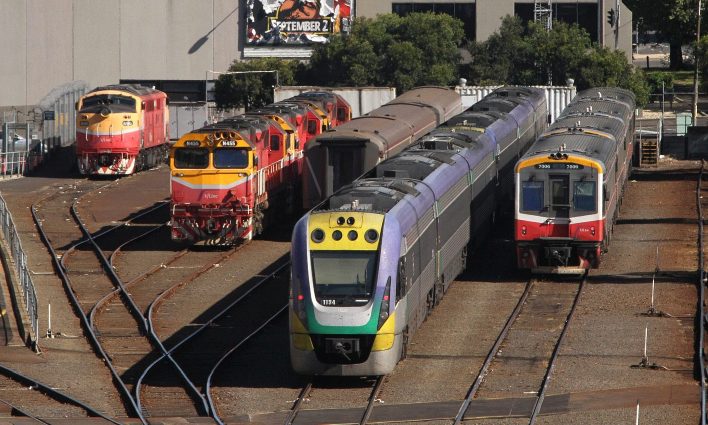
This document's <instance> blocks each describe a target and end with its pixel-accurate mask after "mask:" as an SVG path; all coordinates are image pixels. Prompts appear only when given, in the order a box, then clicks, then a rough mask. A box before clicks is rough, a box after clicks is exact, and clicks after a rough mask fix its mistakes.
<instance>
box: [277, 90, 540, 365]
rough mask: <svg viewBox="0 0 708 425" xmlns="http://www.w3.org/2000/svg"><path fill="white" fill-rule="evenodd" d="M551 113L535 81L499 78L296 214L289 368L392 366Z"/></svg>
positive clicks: (509, 190) (506, 193) (460, 265)
mask: <svg viewBox="0 0 708 425" xmlns="http://www.w3.org/2000/svg"><path fill="white" fill-rule="evenodd" d="M547 114H548V112H547V105H546V99H545V93H544V92H543V91H541V90H539V89H533V88H524V87H504V88H500V89H497V90H496V91H494V92H493V93H491V94H490V95H489V96H487V97H485V98H484V99H483V100H481V101H480V102H479V103H477V104H476V105H474V106H473V107H472V108H470V109H468V110H466V111H465V112H463V113H462V114H460V115H457V116H455V117H453V118H452V119H450V120H448V121H447V123H445V125H443V126H441V127H439V128H437V129H436V130H434V131H433V132H431V133H430V134H429V135H427V136H425V137H423V138H422V139H421V140H420V141H419V142H418V143H416V144H415V145H413V146H411V147H409V148H408V149H406V150H404V151H403V152H402V153H400V154H399V155H397V156H394V157H392V158H389V159H387V160H386V161H383V162H382V163H380V164H378V165H377V166H376V167H375V168H374V169H373V170H371V171H370V172H369V173H367V174H365V175H364V176H363V177H362V178H360V179H357V180H355V181H354V182H353V183H351V184H349V185H347V186H344V187H342V188H341V189H340V190H339V191H337V192H336V193H335V194H334V195H332V196H331V197H329V198H328V199H327V200H325V201H324V202H323V203H321V204H320V205H318V206H317V207H316V208H315V209H313V210H312V211H310V212H309V213H308V214H307V215H305V216H304V217H303V218H302V219H300V221H299V222H298V223H297V224H296V226H295V229H294V231H293V237H292V250H291V262H292V266H291V267H292V268H291V273H292V275H291V299H290V357H291V361H292V366H293V368H294V370H295V371H296V372H297V373H301V374H315V375H384V374H387V373H390V372H391V371H392V370H393V368H394V366H395V365H396V363H397V362H398V361H399V359H401V358H403V357H405V355H406V349H407V346H408V342H409V340H410V337H411V335H413V333H414V332H415V331H416V329H418V327H419V326H420V325H421V323H422V322H423V320H425V318H426V317H427V315H428V313H429V312H430V311H431V309H432V308H433V307H434V306H435V305H436V304H437V303H438V302H439V300H440V299H441V298H442V296H443V294H444V293H445V291H446V289H447V287H448V286H449V285H450V283H451V282H452V281H453V279H454V278H455V277H456V276H457V275H458V274H459V273H460V272H461V271H462V270H463V269H464V268H465V265H466V257H467V247H468V244H470V242H473V243H475V242H479V240H480V239H481V238H482V236H483V235H484V233H485V232H486V231H487V230H488V229H489V228H490V227H491V223H492V220H493V214H494V211H495V209H496V207H497V205H498V204H499V203H500V202H501V200H502V198H504V197H507V198H509V199H511V196H512V194H513V184H512V182H513V180H512V178H511V175H512V171H513V165H514V164H515V162H516V161H517V160H518V158H519V157H520V156H521V155H522V154H523V153H524V152H525V151H526V149H527V148H528V146H530V145H531V143H533V141H534V140H535V138H536V137H537V136H538V135H540V134H541V133H542V132H543V130H544V129H545V127H546V123H547ZM361 149H362V151H364V150H365V149H367V148H366V147H364V146H362V147H361ZM509 202H511V201H509Z"/></svg>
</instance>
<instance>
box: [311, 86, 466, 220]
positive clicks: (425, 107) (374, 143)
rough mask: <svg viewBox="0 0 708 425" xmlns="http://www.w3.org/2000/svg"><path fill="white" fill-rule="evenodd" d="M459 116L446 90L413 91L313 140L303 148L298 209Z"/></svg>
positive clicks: (456, 99) (457, 101)
mask: <svg viewBox="0 0 708 425" xmlns="http://www.w3.org/2000/svg"><path fill="white" fill-rule="evenodd" d="M460 111H462V98H461V97H460V95H459V94H458V93H457V92H455V91H454V90H451V89H448V88H446V87H418V88H414V89H412V90H409V91H407V92H405V93H403V94H402V95H400V96H398V97H397V98H395V99H393V100H392V101H390V102H389V103H387V104H385V105H383V106H381V107H380V108H377V109H375V110H373V111H371V112H369V113H367V114H366V115H363V116H361V117H358V118H355V119H353V120H351V121H350V122H348V123H346V124H345V125H342V126H339V127H337V128H335V129H334V130H332V131H328V132H326V133H325V134H322V135H320V136H318V137H316V138H315V139H314V140H313V141H312V142H311V143H309V144H308V145H307V146H306V147H305V169H304V170H303V207H304V209H306V210H308V209H310V208H312V207H314V206H315V205H317V204H318V203H320V202H321V201H323V200H324V199H325V198H327V197H328V196H330V195H331V194H333V193H334V192H335V191H337V190H338V189H339V188H340V187H342V186H344V185H346V184H349V183H351V182H352V181H353V180H354V179H356V178H357V177H359V176H361V175H362V174H364V173H365V172H367V171H369V170H371V169H372V168H374V166H376V164H378V163H379V162H381V161H382V160H384V159H386V158H389V157H391V156H393V155H396V154H397V153H399V152H401V151H402V150H403V149H405V148H406V147H408V146H409V145H411V144H412V143H414V142H415V141H417V140H418V139H419V138H421V137H422V136H424V135H426V134H428V132H430V131H431V130H432V129H434V128H435V127H437V126H438V125H440V124H442V123H443V122H445V121H447V120H448V119H450V118H451V117H453V116H454V115H456V114H458V113H460Z"/></svg>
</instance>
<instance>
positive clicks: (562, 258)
mask: <svg viewBox="0 0 708 425" xmlns="http://www.w3.org/2000/svg"><path fill="white" fill-rule="evenodd" d="M634 109H635V97H634V94H633V93H632V92H630V91H628V90H623V89H619V88H608V87H604V88H593V89H588V90H585V91H583V92H581V93H578V95H577V96H576V97H575V99H574V100H573V101H572V102H571V103H570V104H569V105H568V106H567V107H566V108H565V109H564V111H563V112H562V113H561V115H560V117H559V118H558V119H557V120H556V122H555V123H554V124H553V125H552V126H551V127H550V128H549V129H548V130H547V131H546V132H545V133H544V134H543V135H541V137H540V138H539V139H538V140H537V141H536V143H534V145H533V146H532V147H531V148H530V149H529V151H528V152H527V153H526V155H524V157H523V158H521V160H520V161H519V162H518V163H517V164H516V170H515V178H516V229H515V236H516V251H517V261H518V266H519V268H522V269H530V270H531V271H532V272H536V273H558V274H580V273H583V272H584V271H585V270H586V269H589V268H597V267H598V266H599V264H600V255H601V254H602V252H603V251H604V250H605V249H606V248H607V245H608V243H609V240H610V235H611V233H612V229H613V225H614V223H615V220H616V218H617V214H618V213H619V206H620V203H621V200H622V194H623V191H624V187H625V183H626V181H627V179H628V177H629V174H630V172H631V163H632V152H633V147H634V123H635V119H634Z"/></svg>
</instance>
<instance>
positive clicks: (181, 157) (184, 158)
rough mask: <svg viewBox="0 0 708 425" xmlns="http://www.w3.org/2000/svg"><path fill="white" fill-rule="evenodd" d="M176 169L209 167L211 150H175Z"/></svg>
mask: <svg viewBox="0 0 708 425" xmlns="http://www.w3.org/2000/svg"><path fill="white" fill-rule="evenodd" d="M174 161H175V165H174V166H175V168H186V169H202V168H206V167H208V166H209V149H206V148H177V149H175V156H174Z"/></svg>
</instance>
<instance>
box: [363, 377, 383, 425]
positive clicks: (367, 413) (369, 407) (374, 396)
mask: <svg viewBox="0 0 708 425" xmlns="http://www.w3.org/2000/svg"><path fill="white" fill-rule="evenodd" d="M385 378H386V375H379V376H378V377H377V378H376V382H374V389H373V390H372V391H371V396H369V402H368V403H367V404H366V409H365V410H364V415H363V416H362V417H361V420H360V421H359V425H366V424H367V423H368V422H369V418H370V417H371V413H372V412H373V411H374V405H375V404H376V400H378V396H379V394H380V393H381V387H383V382H384V379H385Z"/></svg>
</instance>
